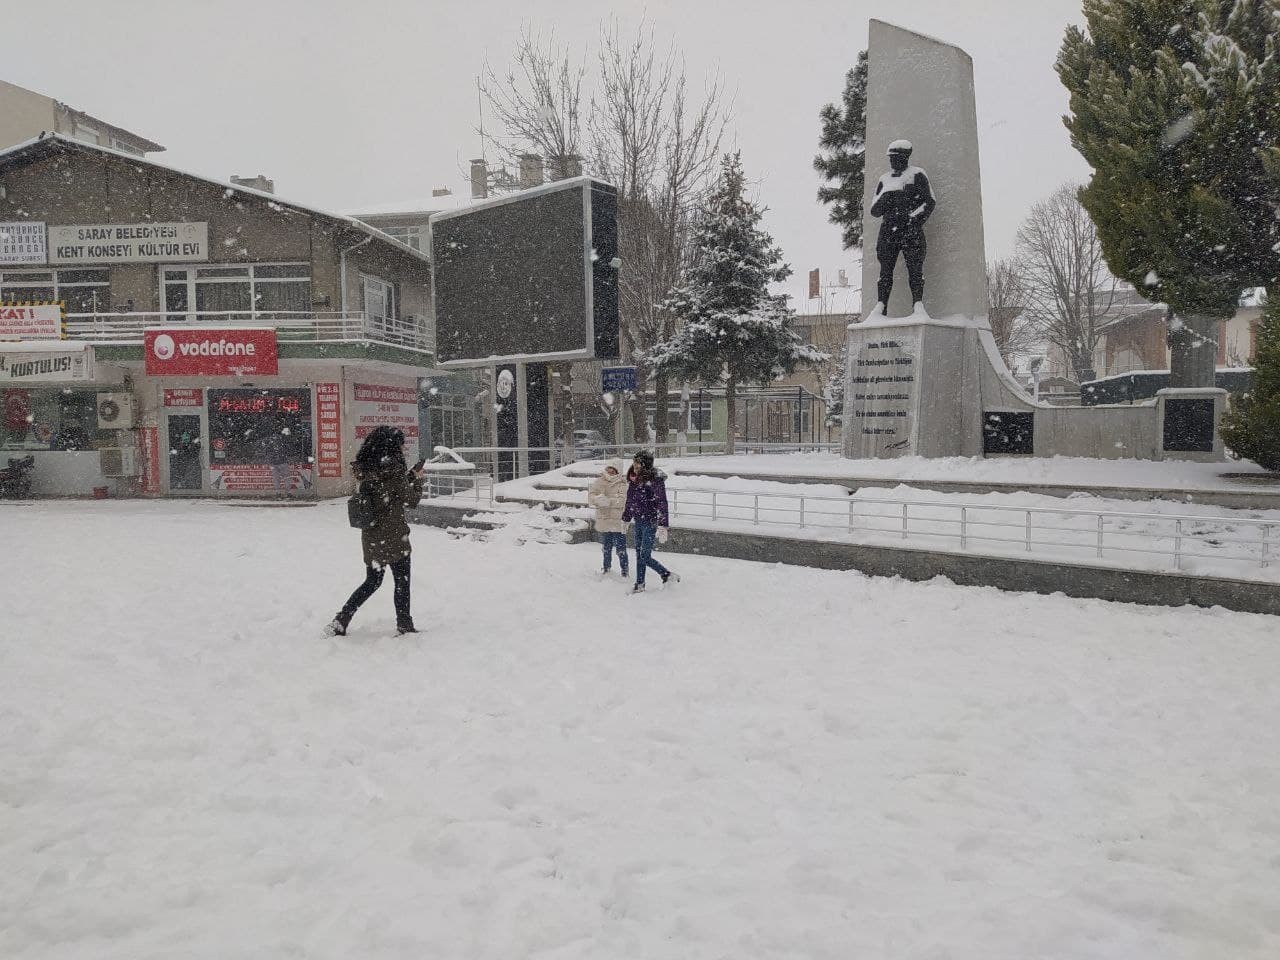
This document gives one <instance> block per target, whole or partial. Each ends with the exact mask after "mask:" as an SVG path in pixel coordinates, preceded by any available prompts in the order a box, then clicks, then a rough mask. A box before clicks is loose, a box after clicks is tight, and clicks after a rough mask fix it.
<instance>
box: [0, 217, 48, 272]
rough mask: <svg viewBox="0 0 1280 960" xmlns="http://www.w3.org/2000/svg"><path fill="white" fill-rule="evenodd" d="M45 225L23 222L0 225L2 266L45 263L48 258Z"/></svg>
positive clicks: (0, 261) (29, 221) (0, 262)
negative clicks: (6, 264)
mask: <svg viewBox="0 0 1280 960" xmlns="http://www.w3.org/2000/svg"><path fill="white" fill-rule="evenodd" d="M44 241H45V229H44V223H42V222H35V221H31V220H21V221H15V222H12V223H0V264H4V263H44V262H45V260H46V259H47V258H48V253H47V248H46V247H45V242H44Z"/></svg>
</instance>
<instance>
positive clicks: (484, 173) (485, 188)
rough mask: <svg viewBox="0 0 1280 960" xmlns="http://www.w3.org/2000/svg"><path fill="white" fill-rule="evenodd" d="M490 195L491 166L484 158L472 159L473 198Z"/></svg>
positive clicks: (478, 198) (477, 198)
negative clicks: (489, 166)
mask: <svg viewBox="0 0 1280 960" xmlns="http://www.w3.org/2000/svg"><path fill="white" fill-rule="evenodd" d="M487 196H489V168H488V165H487V164H486V163H485V162H484V160H472V161H471V199H472V200H483V199H484V198H485V197H487Z"/></svg>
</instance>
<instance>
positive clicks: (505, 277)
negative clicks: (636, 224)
mask: <svg viewBox="0 0 1280 960" xmlns="http://www.w3.org/2000/svg"><path fill="white" fill-rule="evenodd" d="M617 249H618V228H617V191H616V190H615V189H614V188H613V187H610V186H608V185H607V184H603V183H599V182H597V181H594V180H591V179H589V178H586V177H579V178H575V179H573V180H563V181H560V182H558V183H553V184H549V185H547V186H544V187H535V188H534V189H532V190H525V191H521V192H520V193H516V194H512V195H511V196H507V197H499V198H497V199H495V200H490V201H486V202H481V203H478V204H475V205H473V206H471V207H467V208H465V209H463V210H458V211H452V212H450V213H444V214H438V215H436V216H434V217H432V218H431V259H432V266H433V271H434V282H433V284H432V296H433V298H434V304H435V317H436V350H437V357H438V359H439V361H440V363H442V364H451V365H457V366H466V365H475V364H478V363H483V362H495V361H502V360H526V359H527V360H536V359H578V358H591V357H597V356H603V357H605V358H612V357H616V356H617V354H618V276H617V273H618V270H617V262H616V257H617ZM601 351H605V352H603V353H602V352H601Z"/></svg>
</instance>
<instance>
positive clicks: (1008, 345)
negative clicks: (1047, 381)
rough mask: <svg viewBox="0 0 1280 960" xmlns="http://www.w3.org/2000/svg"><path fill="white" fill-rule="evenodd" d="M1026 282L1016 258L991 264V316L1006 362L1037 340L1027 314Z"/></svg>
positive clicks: (988, 292) (988, 273)
mask: <svg viewBox="0 0 1280 960" xmlns="http://www.w3.org/2000/svg"><path fill="white" fill-rule="evenodd" d="M1028 300H1029V298H1028V296H1027V288H1026V284H1025V283H1024V281H1023V278H1022V275H1021V274H1020V273H1019V272H1018V264H1017V263H1016V262H1015V261H1013V260H996V261H994V262H993V263H988V264H987V316H988V319H989V320H990V322H991V335H992V336H993V337H994V338H995V341H996V347H998V348H999V350H1000V356H1001V357H1003V358H1004V362H1005V363H1006V364H1010V365H1012V361H1013V358H1014V355H1015V354H1017V353H1019V352H1021V351H1023V350H1025V349H1027V347H1029V346H1030V345H1031V343H1032V341H1033V340H1034V339H1035V337H1034V332H1033V331H1032V330H1031V325H1030V323H1029V322H1028V321H1027V320H1026V317H1025V314H1026V312H1027V307H1028Z"/></svg>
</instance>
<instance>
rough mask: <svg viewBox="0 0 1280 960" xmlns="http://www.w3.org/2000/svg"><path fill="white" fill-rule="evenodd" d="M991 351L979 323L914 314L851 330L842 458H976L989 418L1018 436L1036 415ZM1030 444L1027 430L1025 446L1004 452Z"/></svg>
mask: <svg viewBox="0 0 1280 960" xmlns="http://www.w3.org/2000/svg"><path fill="white" fill-rule="evenodd" d="M994 350H995V341H994V340H992V338H991V330H990V328H989V327H988V326H987V325H986V323H985V321H981V320H970V319H968V318H951V319H945V320H934V319H932V318H930V317H927V316H925V315H924V314H923V313H920V312H918V313H916V314H914V315H912V316H910V317H902V318H894V319H889V318H874V317H873V318H871V319H869V320H866V321H864V322H862V323H854V324H851V325H850V326H849V367H848V372H847V374H846V381H845V410H844V418H845V419H844V422H845V432H844V455H845V456H846V457H853V458H863V457H877V458H878V457H903V456H921V457H979V456H982V455H983V452H984V449H985V447H986V444H985V443H984V425H985V424H986V421H987V418H988V417H989V416H990V415H992V414H996V415H999V416H1000V419H999V420H996V421H995V422H996V423H997V424H1004V425H1007V426H1008V427H1009V428H1010V430H1012V431H1014V432H1016V431H1017V423H1018V422H1020V421H1028V418H1030V417H1032V416H1033V414H1034V409H1035V408H1034V406H1033V405H1032V404H1031V403H1030V401H1029V400H1027V399H1026V396H1025V394H1023V393H1022V391H1021V389H1020V388H1019V387H1018V385H1017V384H1016V383H1015V382H1013V379H1012V377H1011V376H1010V375H1009V374H1008V372H1007V370H1005V368H1004V364H1003V362H1002V361H1001V362H999V364H998V365H997V364H993V363H992V361H991V357H990V356H989V354H990V352H991V351H994ZM996 359H997V361H999V356H998V354H997V357H996ZM1002 373H1003V374H1004V376H1003V377H1002V376H1001V374H1002ZM1006 378H1007V380H1006ZM1028 422H1029V421H1028ZM1031 440H1032V436H1031V431H1030V430H1027V431H1026V437H1025V441H1026V443H1025V444H1024V445H1022V446H1020V445H1019V444H1018V443H1017V442H1006V443H1005V444H1004V445H1006V446H1012V448H1013V449H1009V450H1007V451H1002V452H1010V453H1031V452H1032V447H1031V445H1030V444H1031ZM1024 447H1025V448H1024Z"/></svg>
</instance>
